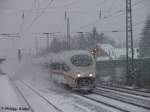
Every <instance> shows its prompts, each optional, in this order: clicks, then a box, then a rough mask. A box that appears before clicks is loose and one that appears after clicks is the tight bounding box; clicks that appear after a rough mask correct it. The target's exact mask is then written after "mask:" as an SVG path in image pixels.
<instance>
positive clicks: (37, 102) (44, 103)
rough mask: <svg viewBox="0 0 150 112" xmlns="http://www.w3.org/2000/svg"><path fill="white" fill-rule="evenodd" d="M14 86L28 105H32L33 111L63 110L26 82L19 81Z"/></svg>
mask: <svg viewBox="0 0 150 112" xmlns="http://www.w3.org/2000/svg"><path fill="white" fill-rule="evenodd" d="M16 86H17V88H18V89H19V91H20V92H21V94H22V95H23V97H24V99H25V100H26V101H27V102H28V104H29V105H30V107H32V110H34V111H33V112H50V111H52V112H63V111H62V110H60V109H59V108H58V107H57V106H55V105H54V104H53V103H52V102H50V101H49V100H47V99H46V98H45V97H44V96H42V95H41V94H40V93H39V92H38V91H36V90H35V89H34V88H32V87H30V86H29V85H27V84H26V83H24V82H20V81H19V82H17V83H16ZM33 99H34V100H33Z"/></svg>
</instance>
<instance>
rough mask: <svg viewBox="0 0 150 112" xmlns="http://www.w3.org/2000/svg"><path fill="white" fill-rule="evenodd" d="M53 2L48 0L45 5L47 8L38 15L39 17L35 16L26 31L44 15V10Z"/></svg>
mask: <svg viewBox="0 0 150 112" xmlns="http://www.w3.org/2000/svg"><path fill="white" fill-rule="evenodd" d="M53 1H54V0H50V2H49V3H48V4H47V6H46V7H45V8H44V9H43V10H42V12H41V13H40V14H39V15H37V16H36V17H35V18H34V19H33V21H32V22H31V24H30V25H29V27H28V28H27V30H29V29H30V28H31V27H32V25H33V24H34V23H35V22H36V21H37V20H38V19H39V18H40V17H41V16H42V15H43V14H44V13H45V10H46V9H47V8H48V7H49V6H50V5H51V4H52V3H53Z"/></svg>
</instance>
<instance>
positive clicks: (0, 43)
mask: <svg viewBox="0 0 150 112" xmlns="http://www.w3.org/2000/svg"><path fill="white" fill-rule="evenodd" d="M139 1H141V0H132V4H133V30H134V40H136V41H137V40H138V39H139V37H140V33H141V29H142V28H143V25H144V20H146V16H147V15H148V13H149V10H150V9H149V6H150V0H143V1H141V2H139ZM134 4H136V5H134ZM100 10H101V17H100ZM122 10H123V11H122ZM65 12H67V16H68V17H69V18H70V24H71V34H72V35H74V34H76V32H79V31H83V32H84V31H85V32H88V31H91V30H92V27H94V26H96V27H97V29H98V31H99V32H104V33H105V34H106V35H107V36H109V37H110V38H112V39H114V40H115V41H117V42H118V41H121V42H120V43H122V44H123V43H124V42H125V0H53V2H51V0H0V33H1V34H2V33H10V34H14V33H20V34H21V38H14V39H11V38H10V37H9V38H8V37H7V36H0V50H1V51H5V52H7V50H9V51H10V50H13V49H18V48H26V49H34V50H35V37H37V38H38V42H39V47H44V46H45V44H46V41H45V40H46V39H44V38H39V37H44V35H39V34H37V35H35V34H34V33H44V32H61V34H65V32H66V20H65ZM117 12H118V13H117ZM113 30H120V31H123V32H119V33H112V32H111V31H113Z"/></svg>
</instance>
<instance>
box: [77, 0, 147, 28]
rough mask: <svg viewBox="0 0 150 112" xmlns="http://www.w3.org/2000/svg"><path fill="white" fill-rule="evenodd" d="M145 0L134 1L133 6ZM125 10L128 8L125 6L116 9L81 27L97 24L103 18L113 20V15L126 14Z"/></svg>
mask: <svg viewBox="0 0 150 112" xmlns="http://www.w3.org/2000/svg"><path fill="white" fill-rule="evenodd" d="M144 1H145V0H139V1H137V2H136V3H134V4H133V5H132V6H133V8H134V7H135V6H137V5H139V4H141V3H142V2H144ZM125 11H126V8H124V9H119V10H117V11H115V12H113V13H111V14H109V15H107V16H103V17H102V18H101V19H100V20H99V19H96V20H95V21H92V22H91V23H89V24H87V25H83V26H80V29H83V28H87V27H88V26H92V25H94V24H97V23H98V22H100V21H101V20H106V19H109V18H111V20H112V18H113V17H117V16H116V15H118V14H119V15H118V16H121V15H124V14H125Z"/></svg>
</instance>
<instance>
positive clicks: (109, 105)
mask: <svg viewBox="0 0 150 112" xmlns="http://www.w3.org/2000/svg"><path fill="white" fill-rule="evenodd" d="M79 95H80V96H82V97H84V98H86V99H89V100H92V101H95V102H97V103H100V104H103V105H106V106H108V107H112V108H114V109H117V110H119V111H120V112H130V111H128V110H125V109H122V108H120V107H118V106H114V105H111V104H109V103H105V102H103V101H101V100H97V99H95V98H91V97H88V95H83V94H79Z"/></svg>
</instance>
